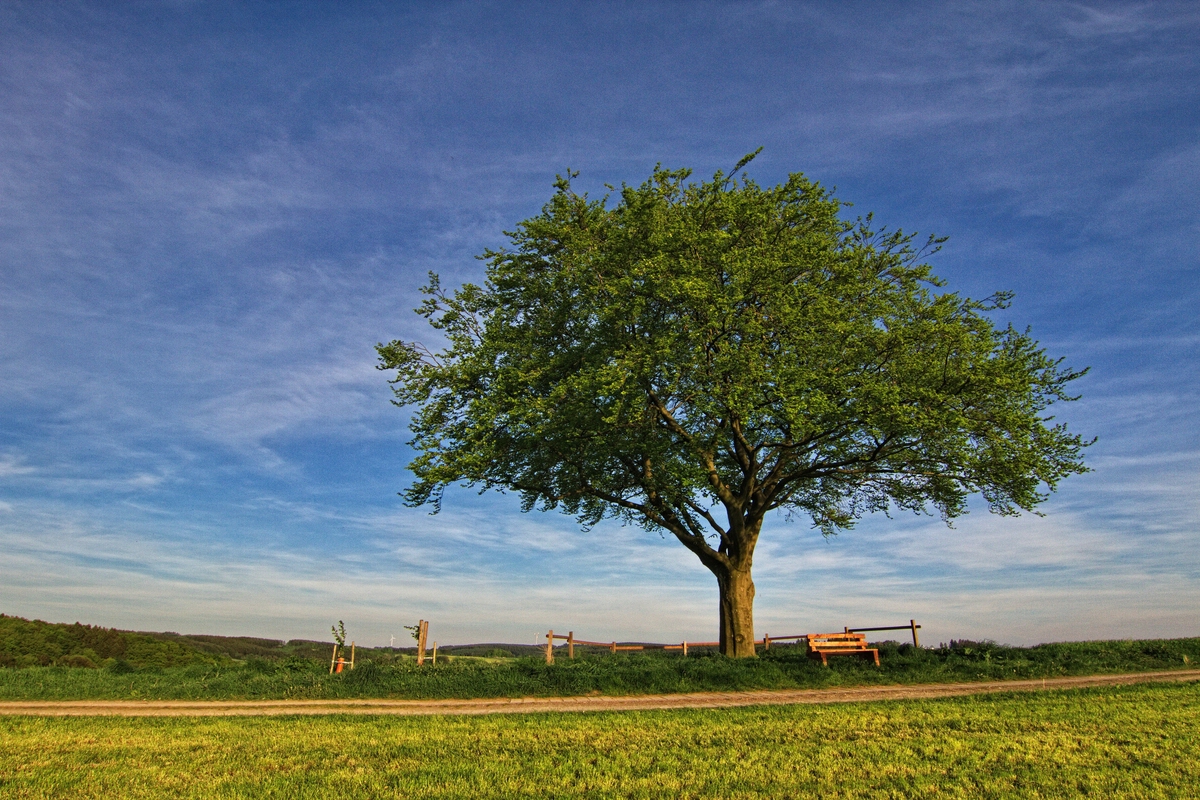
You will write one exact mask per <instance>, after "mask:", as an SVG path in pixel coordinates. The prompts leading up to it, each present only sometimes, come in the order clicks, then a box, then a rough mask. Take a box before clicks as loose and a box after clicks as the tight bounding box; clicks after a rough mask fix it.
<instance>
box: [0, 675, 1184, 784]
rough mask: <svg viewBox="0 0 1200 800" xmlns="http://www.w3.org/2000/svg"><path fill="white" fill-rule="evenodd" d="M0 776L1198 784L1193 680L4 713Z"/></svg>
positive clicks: (48, 779) (10, 780)
mask: <svg viewBox="0 0 1200 800" xmlns="http://www.w3.org/2000/svg"><path fill="white" fill-rule="evenodd" d="M0 740H3V742H4V747H2V748H0V795H2V796H4V797H6V798H14V799H15V798H42V797H72V798H92V797H118V796H119V797H130V798H139V797H165V796H170V797H221V798H251V797H254V798H259V797H287V798H306V797H322V798H324V797H335V796H340V797H353V798H373V797H405V798H426V797H528V796H535V795H544V796H551V797H668V796H669V797H683V798H686V797H734V796H736V797H744V798H755V797H764V798H765V797H772V798H776V797H799V796H810V795H816V794H819V795H821V796H823V797H862V796H867V795H868V794H869V795H870V796H872V797H884V798H886V797H913V796H919V797H924V796H935V795H936V796H939V797H972V798H980V797H983V798H986V797H997V798H999V797H1004V798H1008V797H1039V798H1045V797H1079V796H1085V795H1088V796H1096V797H1105V798H1121V797H1181V798H1183V797H1195V796H1196V787H1197V786H1200V684H1197V683H1190V684H1173V685H1141V686H1130V687H1114V688H1105V689H1085V690H1072V691H1060V692H1044V693H1031V694H1008V695H987V696H976V697H968V698H953V699H944V700H929V701H897V702H882V703H860V704H847V705H834V706H783V707H769V708H740V709H725V710H688V711H646V712H633V713H621V714H612V713H595V714H529V715H514V716H507V715H501V716H491V717H416V718H414V717H383V716H379V717H345V716H329V717H274V718H270V717H268V718H255V717H250V718H133V719H128V718H114V717H91V718H87V717H84V718H34V717H7V718H0Z"/></svg>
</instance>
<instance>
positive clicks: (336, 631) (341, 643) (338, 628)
mask: <svg viewBox="0 0 1200 800" xmlns="http://www.w3.org/2000/svg"><path fill="white" fill-rule="evenodd" d="M329 630H330V631H332V632H333V640H334V641H335V642H337V646H338V649H339V650H340V649H341V648H343V647H345V646H346V623H344V622H342V621H341V620H340V619H339V620H338V624H337V625H331V626H329Z"/></svg>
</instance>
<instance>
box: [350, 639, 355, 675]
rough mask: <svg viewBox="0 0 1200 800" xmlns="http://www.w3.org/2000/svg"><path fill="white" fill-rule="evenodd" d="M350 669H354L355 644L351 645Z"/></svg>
mask: <svg viewBox="0 0 1200 800" xmlns="http://www.w3.org/2000/svg"><path fill="white" fill-rule="evenodd" d="M350 669H354V642H351V643H350Z"/></svg>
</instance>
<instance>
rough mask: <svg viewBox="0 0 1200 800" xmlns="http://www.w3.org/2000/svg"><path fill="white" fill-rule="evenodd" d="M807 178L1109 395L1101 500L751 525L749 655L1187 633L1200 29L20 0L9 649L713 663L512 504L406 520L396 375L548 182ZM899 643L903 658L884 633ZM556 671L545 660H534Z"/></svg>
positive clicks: (671, 577) (1195, 561)
mask: <svg viewBox="0 0 1200 800" xmlns="http://www.w3.org/2000/svg"><path fill="white" fill-rule="evenodd" d="M760 146H761V147H762V148H763V151H762V153H761V155H759V157H758V158H757V159H756V160H755V161H754V162H753V164H752V165H751V166H750V167H749V168H748V171H749V174H750V176H751V177H752V178H754V179H755V180H756V181H757V182H759V183H760V184H774V183H778V182H780V181H782V180H784V179H785V178H786V176H787V175H788V174H789V173H791V172H803V173H805V174H806V175H807V176H809V177H810V178H812V179H814V180H818V181H820V182H821V183H822V184H823V185H825V186H828V187H831V188H834V189H835V191H836V194H837V196H838V197H839V198H841V199H842V200H844V201H848V202H850V203H853V204H854V205H853V207H852V208H851V209H848V210H847V214H865V213H868V212H872V213H874V214H875V219H876V221H877V222H879V223H881V224H883V225H886V226H888V227H889V228H901V229H903V230H905V231H916V232H919V234H920V237H921V238H923V237H924V235H926V234H929V233H934V234H938V235H945V236H949V237H950V239H949V241H948V242H947V243H946V245H945V247H944V249H943V250H942V252H940V253H938V254H937V255H935V256H934V257H933V259H932V261H931V263H932V264H933V267H934V271H935V273H936V274H938V275H939V276H941V277H942V278H943V279H944V280H945V281H946V283H947V288H948V289H949V290H952V291H957V292H960V293H962V294H965V295H970V296H973V297H984V296H987V295H990V294H991V293H993V292H995V291H997V290H1011V291H1013V292H1015V299H1014V302H1013V305H1012V307H1011V308H1010V309H1009V310H1008V311H1006V312H1004V313H1003V314H1002V315H999V316H997V317H996V320H997V322H998V323H1001V324H1005V323H1008V322H1012V323H1013V324H1015V325H1018V326H1020V327H1024V326H1030V328H1031V330H1032V332H1033V335H1034V336H1035V337H1036V338H1037V339H1038V340H1039V341H1040V342H1041V343H1042V345H1043V346H1044V347H1045V348H1046V349H1047V351H1048V352H1050V353H1051V354H1052V355H1054V356H1055V357H1062V358H1064V359H1065V360H1064V364H1066V365H1068V366H1070V367H1073V368H1082V367H1090V368H1091V369H1090V372H1089V373H1088V374H1087V376H1086V377H1084V378H1083V379H1081V380H1079V381H1078V382H1076V384H1074V386H1075V388H1076V389H1077V391H1078V393H1079V394H1080V395H1081V399H1080V400H1078V401H1077V402H1074V403H1070V404H1065V405H1062V406H1060V407H1056V408H1055V412H1056V413H1057V415H1058V419H1059V420H1062V421H1066V422H1067V423H1068V424H1069V425H1070V426H1071V428H1072V429H1073V430H1075V431H1076V432H1078V433H1081V434H1083V435H1085V436H1087V437H1089V438H1090V437H1093V436H1094V437H1098V438H1097V442H1096V444H1095V445H1094V446H1092V447H1091V448H1090V449H1089V450H1088V451H1087V461H1088V464H1089V466H1090V467H1092V469H1093V471H1092V472H1090V473H1088V474H1086V475H1082V476H1078V477H1072V478H1069V479H1067V480H1066V481H1064V482H1063V483H1062V484H1061V486H1060V488H1059V491H1058V492H1057V493H1056V494H1055V495H1054V496H1053V497H1052V498H1051V499H1050V500H1049V501H1047V502H1046V503H1045V504H1044V505H1043V506H1042V507H1041V511H1042V512H1043V513H1044V516H1041V517H1039V516H1035V515H1029V514H1027V515H1024V516H1022V517H1019V518H1001V517H995V516H992V515H989V514H988V513H987V511H986V508H984V507H981V506H980V505H979V504H974V505H973V507H972V513H970V514H969V515H968V516H966V517H964V518H962V519H960V520H958V521H957V522H956V523H955V525H954V527H953V528H948V527H946V526H945V525H944V524H943V523H942V522H941V521H940V520H939V519H938V518H937V517H936V516H935V517H917V516H911V515H906V514H902V515H895V516H893V518H891V519H889V518H887V517H884V516H876V517H871V518H868V519H865V520H863V521H862V522H861V523H860V524H859V526H858V527H857V528H855V529H854V530H851V531H848V532H845V533H843V534H841V535H838V536H836V537H832V538H829V539H824V538H822V537H821V536H820V534H819V533H817V532H816V531H814V530H812V529H811V528H810V527H809V525H808V524H807V523H806V522H805V521H804V520H803V519H798V518H797V519H792V520H787V519H784V518H781V517H780V518H772V519H770V520H768V523H767V525H766V526H765V530H764V533H763V537H762V540H761V543H760V545H759V549H758V553H757V556H756V559H755V581H756V584H757V600H756V607H755V611H756V623H757V624H756V628H757V631H758V632H759V633H760V634H761V633H762V632H767V633H771V634H775V635H785V634H799V633H805V632H810V631H817V630H824V629H833V630H840V629H841V628H842V627H843V626H849V627H856V626H871V625H899V624H906V623H907V622H908V620H909V619H916V620H917V622H918V623H920V624H921V625H922V626H923V628H922V637H923V641H925V642H929V643H934V642H939V641H942V642H944V641H949V640H950V639H951V638H954V639H963V638H966V639H992V640H996V641H1000V642H1007V643H1013V644H1033V643H1037V642H1044V641H1058V640H1080V639H1101V638H1149V637H1180V636H1198V635H1200V619H1198V617H1197V614H1196V609H1197V608H1200V524H1198V523H1200V425H1198V424H1197V423H1196V412H1197V406H1198V403H1197V401H1198V399H1200V365H1198V360H1197V353H1198V352H1200V321H1198V320H1200V315H1197V314H1196V311H1195V309H1196V308H1197V306H1198V305H1200V246H1198V242H1200V222H1198V220H1200V217H1198V216H1197V213H1196V211H1197V208H1198V207H1200V6H1197V5H1196V4H1194V3H1190V2H1178V3H1172V2H1156V3H1152V4H1151V3H1145V4H1139V3H1102V2H1072V3H1066V2H1054V1H1053V0H1044V1H1039V2H995V1H992V0H989V1H988V2H978V3H972V2H961V1H959V2H949V3H941V4H939V3H919V4H918V3H913V4H903V3H892V2H887V3H883V2H880V3H871V2H853V1H852V2H810V3H804V2H795V3H782V2H780V3H776V2H728V3H716V2H686V3H685V2H666V3H647V2H638V3H632V2H631V3H604V2H597V3H586V4H585V3H578V4H573V3H541V4H539V3H498V2H496V3H488V2H468V3H448V2H437V3H433V2H430V3H379V4H372V3H367V2H356V3H285V2H279V3H253V2H246V3H224V2H141V3H137V2H130V3H121V4H114V3H104V2H95V3H86V2H82V3H77V2H65V1H64V2H58V3H45V2H19V1H16V2H6V3H4V4H0V613H5V614H9V615H18V616H24V617H30V618H39V619H45V620H49V621H56V622H74V621H76V620H78V621H81V622H84V623H89V624H97V625H104V626H115V627H120V628H126V629H136V630H173V631H179V632H186V633H214V634H228V635H254V636H264V637H270V638H281V639H288V638H309V639H321V638H325V639H328V638H329V633H328V631H329V626H330V624H332V623H333V622H335V621H337V620H339V619H342V620H345V622H346V628H347V631H348V633H349V636H350V638H353V639H355V640H356V641H357V642H358V643H360V644H367V645H382V644H388V643H389V642H390V641H392V640H391V637H392V636H396V637H397V642H398V643H399V642H400V641H401V640H402V639H403V637H404V636H405V635H406V634H405V631H404V630H403V628H402V626H403V625H411V624H413V623H414V622H415V620H416V619H418V618H422V619H428V620H430V621H431V625H430V634H429V635H430V638H431V639H437V640H440V641H441V643H443V644H447V643H466V642H493V641H507V642H517V643H521V642H526V643H531V644H532V643H534V642H535V641H536V640H537V638H538V637H539V636H542V637H544V635H545V632H546V630H547V629H550V628H553V629H554V630H558V631H566V630H573V631H575V632H576V634H577V635H578V636H580V637H585V638H588V639H593V640H601V641H603V640H610V639H614V638H615V639H623V640H637V639H641V640H647V641H680V640H683V639H689V640H692V641H697V640H705V639H714V638H715V637H716V627H717V626H716V622H717V593H716V582H715V580H714V579H713V577H712V575H711V574H710V573H709V572H708V571H707V570H705V569H704V568H703V567H702V566H701V565H700V563H699V562H698V561H697V560H696V559H695V557H694V556H692V555H691V554H690V553H688V552H687V551H685V550H684V549H683V548H682V547H680V546H679V545H678V544H677V543H673V542H671V541H666V540H664V539H663V538H661V537H660V536H659V535H658V534H656V533H650V532H647V531H644V530H642V529H640V528H636V527H621V526H620V525H616V524H608V523H606V524H602V525H600V526H598V527H596V528H594V529H593V530H591V531H584V530H582V529H581V528H580V526H579V525H578V524H577V523H576V522H575V521H574V520H573V519H572V518H570V517H568V516H564V515H561V514H555V513H541V512H532V513H529V514H522V513H521V512H520V509H519V501H518V499H517V498H516V497H514V496H512V495H505V494H500V493H490V494H486V495H482V496H481V495H478V494H477V493H476V492H475V491H474V490H471V489H452V490H450V491H448V493H447V495H446V502H445V508H444V510H443V511H442V513H440V514H439V515H437V516H430V515H429V514H428V510H427V509H411V508H406V507H405V506H404V505H403V504H402V502H401V499H400V498H399V497H398V496H397V493H398V492H400V491H402V490H403V489H404V488H405V487H406V486H407V485H408V484H409V482H410V481H411V474H410V473H409V472H408V471H407V470H406V464H407V463H408V461H409V460H410V459H411V457H412V451H411V449H410V448H409V447H408V445H407V441H408V439H409V435H410V434H409V431H408V429H407V416H406V414H407V412H406V411H404V410H402V409H399V408H396V407H394V406H393V405H391V403H390V402H389V401H390V398H391V394H390V389H389V387H388V384H387V378H388V375H387V374H386V373H383V372H380V371H378V370H377V369H376V368H375V367H376V363H377V356H376V353H375V351H374V346H375V344H376V343H377V342H387V341H390V340H392V339H396V338H400V339H405V340H420V341H426V342H434V343H436V341H437V340H436V337H435V336H432V335H431V331H430V330H429V329H428V328H427V327H426V324H425V322H424V321H423V320H422V319H421V318H420V317H418V316H417V315H416V314H414V313H413V311H412V309H413V308H414V307H415V306H416V305H417V304H418V302H419V301H420V297H421V296H420V292H419V289H420V287H421V286H422V285H423V284H424V282H425V280H426V275H427V273H428V272H429V271H430V270H433V271H436V272H437V273H439V274H440V275H441V276H442V280H443V282H444V283H445V284H448V285H452V286H453V285H457V284H459V283H461V282H464V281H475V282H478V281H479V280H481V278H482V275H483V264H482V263H481V262H480V261H479V260H477V259H476V258H475V256H476V255H477V254H479V253H481V252H482V251H484V250H485V249H487V248H496V247H499V246H502V245H504V243H505V241H506V240H505V237H504V235H503V231H505V230H511V229H512V228H513V227H514V225H515V224H516V223H517V222H518V221H520V220H522V219H525V218H528V217H530V216H532V215H534V214H536V213H537V212H538V211H539V209H540V208H541V206H542V205H543V204H544V203H545V202H546V201H547V200H548V199H549V198H550V196H551V194H552V191H553V189H552V184H553V181H554V179H555V176H556V174H560V173H564V172H565V171H566V170H568V169H571V170H578V171H579V173H580V176H579V178H578V179H577V181H576V187H577V188H579V189H581V190H589V191H592V192H593V193H603V185H604V184H605V183H606V182H607V183H612V184H617V185H619V184H620V183H621V182H626V183H631V184H636V183H640V182H641V181H642V180H644V179H645V178H646V177H647V176H648V175H649V174H650V172H651V170H652V169H653V168H654V166H655V164H658V163H661V164H663V165H664V166H666V167H670V168H678V167H688V168H691V169H693V170H694V171H695V174H696V176H697V178H701V179H702V178H706V177H709V176H711V175H712V174H713V173H714V172H716V171H717V170H726V171H728V170H729V169H730V168H731V167H732V166H733V164H734V163H736V162H737V161H738V160H739V159H740V157H741V156H742V155H744V154H745V153H748V152H750V151H752V150H754V149H756V148H758V147H760ZM902 636H903V633H898V634H897V637H898V638H900V637H902ZM543 641H544V639H543Z"/></svg>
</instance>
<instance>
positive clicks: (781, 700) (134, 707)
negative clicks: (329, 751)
mask: <svg viewBox="0 0 1200 800" xmlns="http://www.w3.org/2000/svg"><path fill="white" fill-rule="evenodd" d="M1185 681H1200V669H1190V670H1172V671H1169V672H1136V673H1124V674H1119V675H1077V676H1069V677H1064V678H1045V679H1034V680H1013V681H981V682H978V683H927V684H905V685H887V686H852V687H844V688H836V689H773V690H767V691H751V692H694V693H690V694H652V695H621V696H606V695H587V696H581V697H520V698H510V697H498V698H482V699H471V700H8V701H0V716H3V715H8V716H12V715H22V716H39V717H89V716H108V717H114V716H115V717H257V716H282V715H310V716H311V715H317V714H362V715H369V714H375V715H391V716H430V715H451V714H465V715H479V714H532V713H539V712H562V711H647V710H658V709H673V708H734V707H739V706H768V705H769V706H777V705H796V704H819V703H861V702H868V701H876V700H918V699H928V698H936V697H961V696H963V695H972V694H994V693H997V692H1035V691H1042V690H1052V689H1078V688H1085V687H1094V686H1121V685H1128V684H1134V683H1164V682H1185Z"/></svg>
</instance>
